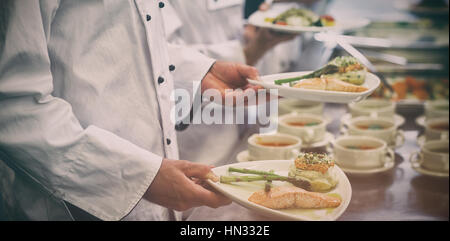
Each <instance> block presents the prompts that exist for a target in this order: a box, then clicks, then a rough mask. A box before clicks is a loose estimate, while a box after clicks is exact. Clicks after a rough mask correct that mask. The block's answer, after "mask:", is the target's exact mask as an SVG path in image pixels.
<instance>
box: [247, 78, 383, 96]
mask: <svg viewBox="0 0 450 241" xmlns="http://www.w3.org/2000/svg"><path fill="white" fill-rule="evenodd" d="M309 73H311V71H307V72H293V73H284V74H274V75H266V76H262V77H260V80H250V79H249V80H248V81H249V82H250V83H251V84H254V85H260V86H262V87H264V88H266V89H269V90H270V89H276V90H278V95H279V96H283V97H286V98H290V99H299V100H309V101H316V102H328V103H350V102H357V101H361V100H363V99H365V98H367V96H369V95H370V94H372V93H373V92H374V91H375V89H376V88H378V86H379V85H380V79H379V78H378V77H377V76H376V75H374V74H372V73H368V74H367V77H366V81H365V83H364V85H363V86H364V87H366V88H367V89H368V90H367V91H364V92H358V93H356V92H341V91H327V90H309V89H300V88H293V87H290V86H289V85H288V84H284V85H277V84H275V83H274V81H275V80H278V79H285V78H294V77H297V76H302V75H306V74H309Z"/></svg>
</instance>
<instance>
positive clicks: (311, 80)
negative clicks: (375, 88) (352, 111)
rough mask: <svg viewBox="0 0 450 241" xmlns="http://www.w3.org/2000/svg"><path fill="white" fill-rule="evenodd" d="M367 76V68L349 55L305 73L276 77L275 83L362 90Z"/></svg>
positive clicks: (346, 90)
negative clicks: (284, 77)
mask: <svg viewBox="0 0 450 241" xmlns="http://www.w3.org/2000/svg"><path fill="white" fill-rule="evenodd" d="M366 76H367V68H365V67H364V66H363V65H362V64H361V63H359V61H358V60H357V59H355V58H353V57H350V56H342V57H337V58H335V59H333V60H332V61H330V62H329V63H328V64H327V65H325V66H324V67H322V68H320V69H318V70H316V71H314V72H312V73H310V74H306V75H302V76H298V77H294V78H286V79H278V80H275V81H274V83H275V84H277V85H281V84H286V83H289V85H290V86H291V87H294V88H300V89H312V90H327V91H341V92H364V91H367V90H368V88H366V87H364V86H362V85H363V84H364V83H365V79H366Z"/></svg>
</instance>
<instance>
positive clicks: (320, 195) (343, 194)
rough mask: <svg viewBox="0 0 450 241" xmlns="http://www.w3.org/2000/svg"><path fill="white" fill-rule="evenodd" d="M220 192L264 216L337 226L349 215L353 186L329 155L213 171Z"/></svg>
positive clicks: (303, 155) (301, 157)
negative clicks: (338, 219) (328, 221)
mask: <svg viewBox="0 0 450 241" xmlns="http://www.w3.org/2000/svg"><path fill="white" fill-rule="evenodd" d="M212 171H213V172H214V173H215V174H216V175H217V176H219V181H213V180H211V179H210V180H208V181H207V182H208V184H210V186H211V187H212V188H214V189H215V190H217V191H219V192H220V193H222V194H224V195H225V196H227V197H228V198H230V199H232V200H233V201H234V202H236V203H237V204H239V205H241V206H243V207H245V208H248V209H250V210H253V211H255V212H257V213H259V214H260V215H264V216H267V217H270V218H275V219H279V220H306V221H307V220H336V219H337V218H339V217H340V216H341V215H342V213H343V212H344V211H345V210H346V209H347V207H348V205H349V203H350V200H351V195H352V189H351V185H350V182H349V180H348V178H347V176H346V175H345V174H344V172H343V171H342V170H341V169H340V168H339V167H338V166H336V165H334V161H333V159H331V158H330V157H329V156H326V155H317V154H308V153H302V154H299V156H298V158H297V159H296V160H295V161H294V160H267V161H251V162H241V163H234V164H230V165H225V166H221V167H216V168H214V169H213V170H212Z"/></svg>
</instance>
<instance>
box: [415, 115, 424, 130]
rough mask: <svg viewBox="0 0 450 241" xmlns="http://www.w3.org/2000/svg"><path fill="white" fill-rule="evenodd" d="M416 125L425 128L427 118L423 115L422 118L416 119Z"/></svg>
mask: <svg viewBox="0 0 450 241" xmlns="http://www.w3.org/2000/svg"><path fill="white" fill-rule="evenodd" d="M416 124H417V125H418V126H423V127H424V126H425V116H424V115H421V116H419V117H417V118H416Z"/></svg>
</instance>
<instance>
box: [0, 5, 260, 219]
mask: <svg viewBox="0 0 450 241" xmlns="http://www.w3.org/2000/svg"><path fill="white" fill-rule="evenodd" d="M6 3H9V5H8V6H2V8H4V7H5V8H8V9H9V11H8V12H9V13H10V17H9V18H8V22H7V23H6V28H0V29H1V30H4V31H6V32H5V33H2V34H0V36H5V40H4V44H2V45H3V48H2V49H3V51H2V53H1V55H0V188H1V191H0V201H1V205H2V206H3V207H6V208H5V210H7V212H8V213H7V215H8V217H10V218H11V219H26V220H73V219H77V217H82V218H83V217H89V218H93V219H101V220H122V219H125V220H140V219H145V220H179V219H180V214H179V213H178V212H175V211H174V210H177V211H182V210H186V209H189V208H192V207H196V206H202V205H207V206H210V207H219V206H222V205H226V204H229V203H230V200H228V199H226V198H224V197H223V196H221V195H219V194H216V193H214V192H212V191H210V190H208V189H206V188H204V187H203V186H201V185H198V184H197V182H194V180H201V179H203V178H204V177H205V176H206V175H207V174H208V173H209V171H210V166H207V165H203V164H196V163H192V162H188V161H182V160H178V159H179V158H178V148H177V145H178V143H177V137H176V131H175V125H176V123H173V122H172V121H171V118H170V112H171V109H173V107H174V103H173V100H172V99H171V98H170V96H171V94H172V92H173V90H174V89H176V88H179V87H182V88H185V89H186V90H191V92H195V91H205V90H208V89H213V88H214V89H218V90H219V91H221V92H223V91H224V89H231V86H242V87H244V86H245V88H253V89H255V90H256V89H257V87H255V86H251V85H248V83H247V81H246V79H247V78H257V74H258V73H257V71H256V70H255V69H254V68H252V67H249V66H245V65H238V64H231V63H227V62H220V61H218V62H215V61H214V60H213V59H211V58H207V57H205V56H203V55H201V54H199V53H198V52H196V51H192V50H190V49H187V48H185V47H179V46H172V45H167V43H166V40H165V36H164V28H163V19H162V13H164V11H165V9H166V8H165V7H166V4H165V2H164V1H145V0H135V1H123V0H110V1H102V0H87V1H51V0H40V1H28V0H16V1H3V2H2V4H6ZM193 81H201V86H200V87H201V88H199V89H197V90H196V89H193V88H192V82H193ZM192 96H194V93H192Z"/></svg>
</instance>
